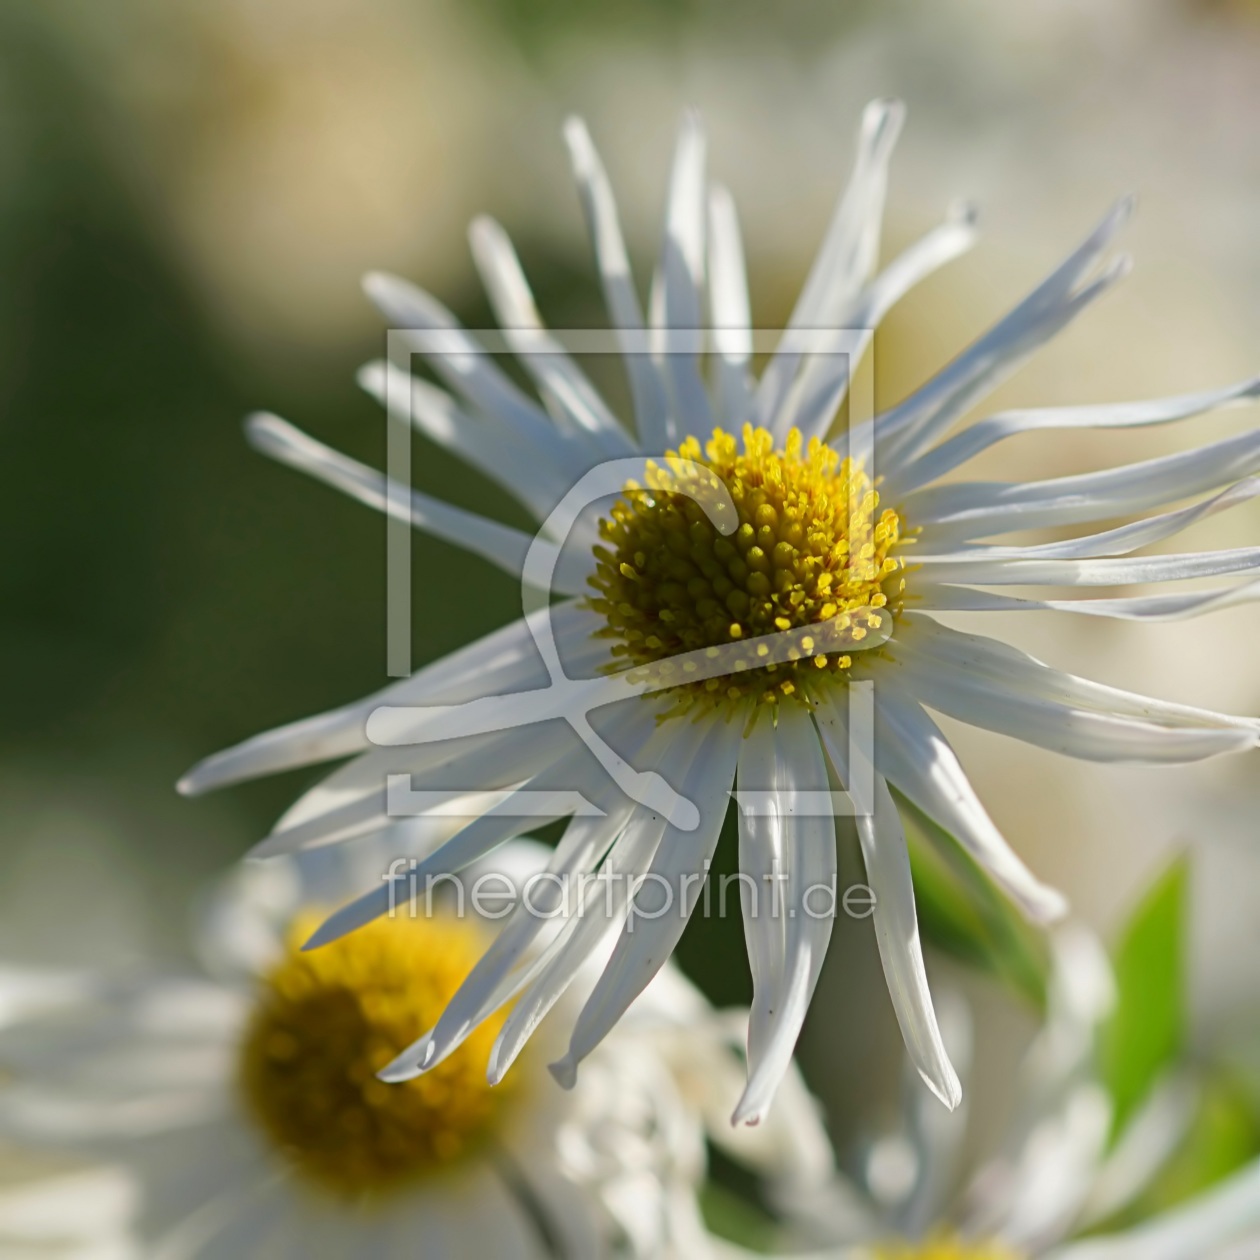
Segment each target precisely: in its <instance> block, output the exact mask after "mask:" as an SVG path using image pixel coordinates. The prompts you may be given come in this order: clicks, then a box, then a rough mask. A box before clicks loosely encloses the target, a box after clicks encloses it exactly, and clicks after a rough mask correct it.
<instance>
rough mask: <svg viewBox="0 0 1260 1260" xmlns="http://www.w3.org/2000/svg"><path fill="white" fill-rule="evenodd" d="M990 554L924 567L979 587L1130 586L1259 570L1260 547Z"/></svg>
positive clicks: (940, 577)
mask: <svg viewBox="0 0 1260 1260" xmlns="http://www.w3.org/2000/svg"><path fill="white" fill-rule="evenodd" d="M987 552H988V549H987V548H981V549H979V550H977V551H976V552H975V553H974V554H973V555H972V556H968V557H967V558H965V559H957V560H936V559H933V560H931V561H930V562H928V563H927V565H926V568H927V572H928V573H929V574H930V575H931V577H932V579H933V580H934V581H937V582H942V583H962V582H971V583H976V584H977V585H980V586H1130V585H1134V584H1137V583H1144V582H1185V581H1189V580H1190V579H1192V578H1209V577H1222V576H1224V575H1226V574H1239V573H1253V572H1255V571H1256V570H1257V569H1260V547H1234V548H1230V549H1228V550H1223V551H1196V552H1182V553H1179V554H1176V555H1168V556H1137V557H1133V556H1118V557H1117V556H1108V557H1104V558H1102V559H1085V560H1040V559H1035V560H1024V559H1006V558H1004V557H1003V558H998V559H993V558H991V557H990V556H989V555H988V554H987Z"/></svg>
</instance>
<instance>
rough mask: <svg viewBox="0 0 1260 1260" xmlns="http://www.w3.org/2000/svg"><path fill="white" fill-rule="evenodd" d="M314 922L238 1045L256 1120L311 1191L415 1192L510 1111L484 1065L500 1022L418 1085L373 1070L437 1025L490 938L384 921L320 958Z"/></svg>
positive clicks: (301, 928)
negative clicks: (313, 943) (304, 949)
mask: <svg viewBox="0 0 1260 1260" xmlns="http://www.w3.org/2000/svg"><path fill="white" fill-rule="evenodd" d="M317 922H318V920H316V919H314V918H312V919H311V920H310V921H303V922H299V923H298V924H295V925H294V928H293V931H292V933H291V936H290V945H289V949H288V952H287V954H286V957H285V958H284V960H283V961H282V962H280V963H279V965H278V966H277V967H276V968H275V969H274V970H273V971H272V972H271V974H270V975H269V976H268V977H267V979H266V981H265V983H264V985H263V991H262V995H261V997H260V1000H259V1002H258V1005H257V1007H256V1009H255V1011H254V1014H253V1017H252V1019H251V1021H250V1023H249V1025H248V1027H247V1029H246V1032H245V1037H244V1040H243V1042H242V1045H241V1051H240V1062H239V1081H240V1088H241V1092H242V1094H243V1096H244V1098H245V1102H246V1105H247V1108H248V1110H249V1112H250V1114H251V1115H252V1116H253V1117H254V1119H255V1121H256V1122H257V1123H258V1125H259V1126H260V1127H261V1128H262V1129H263V1131H264V1132H265V1133H266V1134H267V1136H268V1137H269V1138H270V1139H271V1141H272V1143H273V1144H274V1145H275V1146H276V1147H277V1148H279V1149H280V1150H281V1151H282V1152H283V1153H284V1155H285V1157H286V1158H288V1159H289V1160H290V1161H291V1162H292V1164H293V1165H294V1167H295V1168H297V1170H298V1171H299V1172H300V1173H301V1174H302V1175H303V1177H304V1178H305V1179H306V1180H307V1181H308V1182H313V1183H316V1184H317V1185H318V1186H319V1187H320V1188H322V1189H324V1190H328V1191H332V1192H334V1193H335V1194H337V1195H339V1196H341V1197H343V1198H353V1199H363V1198H369V1197H375V1196H377V1195H379V1194H381V1193H383V1192H388V1191H390V1190H393V1189H396V1188H399V1187H402V1186H405V1185H407V1184H409V1183H410V1182H412V1181H413V1180H415V1179H416V1178H417V1177H420V1176H423V1174H424V1173H426V1172H427V1171H429V1170H431V1169H433V1168H435V1167H437V1166H439V1165H443V1164H447V1163H449V1162H450V1161H452V1160H455V1159H457V1158H459V1157H460V1156H462V1155H464V1154H465V1153H467V1152H468V1151H469V1150H470V1149H473V1148H475V1147H476V1146H477V1145H478V1143H480V1142H481V1141H482V1140H483V1139H484V1138H485V1137H486V1136H487V1134H488V1133H489V1132H490V1131H491V1130H492V1129H493V1128H494V1126H495V1123H496V1120H497V1119H498V1117H499V1115H500V1113H501V1112H502V1110H503V1108H504V1107H505V1106H508V1105H510V1104H511V1100H512V1095H513V1093H514V1088H513V1083H512V1082H513V1078H512V1077H510V1076H509V1078H508V1081H507V1082H506V1083H505V1084H506V1089H505V1087H504V1086H503V1085H500V1086H498V1087H497V1088H495V1089H494V1090H493V1091H492V1090H491V1087H490V1086H489V1084H488V1083H487V1081H486V1076H485V1067H486V1061H487V1058H488V1055H489V1051H490V1047H491V1045H492V1044H493V1042H494V1038H495V1036H496V1035H497V1033H498V1030H499V1028H500V1027H501V1026H502V1020H503V1017H502V1016H500V1017H499V1018H498V1019H490V1020H488V1021H486V1022H485V1023H484V1024H482V1025H481V1026H480V1027H479V1028H478V1029H477V1030H476V1031H475V1032H473V1033H472V1034H471V1036H469V1038H468V1040H467V1041H465V1042H464V1044H463V1045H462V1046H461V1047H460V1048H459V1049H458V1050H457V1051H455V1053H454V1054H452V1055H451V1056H450V1057H449V1058H447V1059H446V1060H444V1061H443V1062H442V1063H440V1064H439V1065H438V1066H437V1067H435V1068H433V1069H432V1070H431V1071H430V1072H428V1073H426V1074H425V1075H423V1076H420V1077H417V1078H416V1079H415V1080H411V1081H407V1082H406V1083H404V1084H400V1085H386V1084H384V1083H383V1082H381V1081H379V1080H377V1078H376V1073H377V1072H378V1071H380V1069H381V1068H383V1067H385V1065H386V1064H387V1063H389V1062H390V1061H391V1060H392V1059H393V1058H394V1057H395V1056H396V1055H398V1054H399V1053H400V1052H401V1051H403V1050H404V1049H406V1047H407V1046H409V1045H410V1044H411V1043H412V1042H413V1041H415V1040H416V1039H417V1038H418V1037H420V1036H422V1035H423V1034H424V1033H425V1032H427V1031H428V1030H429V1029H430V1028H432V1027H433V1025H434V1024H435V1023H436V1022H437V1019H438V1016H439V1015H440V1014H441V1013H442V1010H443V1008H444V1007H445V1005H446V1003H447V1002H448V1001H449V1000H450V998H451V997H452V995H453V994H454V993H455V990H456V989H457V988H458V987H459V985H460V983H461V982H462V981H463V979H464V977H465V976H466V975H467V974H468V972H469V971H470V970H471V969H472V966H473V964H474V963H475V962H476V960H477V958H478V957H479V956H480V954H481V951H482V949H483V948H484V945H485V942H484V940H483V939H482V937H481V934H480V933H479V932H478V931H477V930H476V929H475V928H474V927H473V926H472V925H471V924H468V923H465V922H463V921H459V920H454V919H445V918H436V917H427V918H410V917H407V918H403V917H398V918H387V919H378V920H376V921H375V922H373V923H370V924H368V925H367V926H366V927H363V928H360V929H359V930H358V931H357V932H354V933H352V934H351V935H350V936H347V937H344V938H342V939H341V940H339V941H336V942H334V943H333V944H331V945H326V946H324V947H323V948H321V949H317V950H313V951H312V952H310V953H301V952H300V951H299V949H298V944H299V943H300V942H301V941H303V940H305V939H307V937H309V935H310V932H311V930H312V929H313V928H314V927H315V926H316V924H317Z"/></svg>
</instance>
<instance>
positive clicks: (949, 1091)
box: [857, 776, 962, 1111]
mask: <svg viewBox="0 0 1260 1260" xmlns="http://www.w3.org/2000/svg"><path fill="white" fill-rule="evenodd" d="M857 828H858V838H859V839H860V841H861V844H862V857H863V860H864V861H865V863H866V878H867V879H868V880H869V881H870V884H871V891H872V892H874V894H875V912H874V915H873V916H872V917H873V919H874V923H875V939H876V942H877V943H878V945H879V957H880V961H881V962H882V963H883V967H884V978H885V980H886V981H887V982H888V993H889V996H890V997H891V998H892V1004H893V1010H894V1011H895V1012H896V1014H897V1023H898V1024H899V1025H900V1027H901V1036H902V1039H903V1040H904V1041H905V1043H906V1049H907V1050H908V1051H909V1053H910V1059H911V1061H912V1062H913V1063H914V1065H915V1067H916V1068H918V1070H919V1075H920V1076H921V1077H922V1078H923V1080H924V1083H925V1084H926V1085H927V1087H928V1088H929V1089H930V1090H931V1091H932V1092H933V1093H934V1094H935V1095H936V1096H937V1098H939V1099H940V1100H941V1102H943V1103H944V1104H945V1106H946V1107H948V1108H949V1109H950V1110H951V1111H953V1110H954V1108H955V1107H957V1106H958V1104H959V1103H960V1102H961V1101H962V1085H961V1083H960V1082H959V1080H958V1074H957V1073H956V1072H955V1071H954V1067H953V1064H952V1063H950V1061H949V1054H948V1052H947V1051H946V1049H945V1042H944V1040H943V1039H942V1037H941V1030H940V1028H939V1027H938V1025H937V1022H936V1012H935V1010H934V1009H933V1007H932V993H931V990H930V989H929V988H928V981H927V970H926V968H925V966H924V963H923V946H922V945H921V943H920V941H919V921H918V915H917V913H916V911H915V905H914V881H913V879H912V878H911V876H910V853H909V850H908V849H907V847H906V837H905V833H904V832H903V831H902V828H901V819H900V817H899V816H898V814H897V807H896V805H895V804H893V799H892V796H891V795H890V794H889V792H888V786H887V784H886V783H885V782H884V780H883V778H882V777H878V776H877V777H876V779H875V814H874V816H873V817H872V816H870V815H862V814H859V815H858V818H857Z"/></svg>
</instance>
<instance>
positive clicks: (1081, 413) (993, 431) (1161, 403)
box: [886, 377, 1260, 499]
mask: <svg viewBox="0 0 1260 1260" xmlns="http://www.w3.org/2000/svg"><path fill="white" fill-rule="evenodd" d="M1257 395H1260V377H1253V378H1251V379H1250V380H1246V381H1240V382H1239V383H1238V384H1236V385H1228V386H1226V387H1225V388H1224V389H1209V390H1203V391H1201V392H1199V393H1194V394H1181V395H1179V396H1177V397H1175V398H1156V399H1152V400H1150V401H1144V402H1129V403H1103V404H1096V405H1094V406H1084V407H1045V408H1039V409H1037V410H1029V411H1004V412H1001V413H999V414H998V415H996V416H989V417H987V418H986V419H984V420H979V421H977V422H976V423H975V424H972V425H969V426H968V427H967V428H965V429H964V430H963V431H962V432H961V433H958V434H956V435H955V436H954V437H952V438H950V439H948V441H945V442H942V443H941V444H940V446H938V447H936V448H935V449H933V450H931V451H928V452H927V454H925V455H921V456H919V458H918V459H916V460H914V461H913V462H911V463H910V464H908V465H906V466H905V467H904V468H901V469H896V470H894V471H893V472H892V473H891V475H890V476H889V478H888V482H887V483H886V486H887V494H888V496H889V497H890V498H892V499H897V498H900V497H901V496H902V495H903V494H906V493H908V492H909V491H911V490H916V489H918V488H919V487H920V486H926V485H928V484H929V483H930V482H933V481H936V480H938V479H939V478H941V477H943V476H944V475H945V474H946V473H947V472H951V471H952V470H953V469H955V468H957V467H958V466H959V465H961V464H965V463H966V462H967V461H968V460H970V459H974V458H975V457H976V456H977V455H979V454H980V453H981V452H983V451H987V450H988V449H989V447H991V446H993V445H994V444H995V443H997V442H1002V441H1005V439H1007V438H1009V437H1015V436H1017V435H1018V434H1021V433H1036V432H1044V431H1054V430H1060V429H1129V428H1145V427H1147V426H1149V425H1158V424H1172V423H1175V422H1176V421H1178V420H1185V419H1188V418H1189V417H1191V416H1199V415H1202V414H1203V413H1204V412H1207V411H1216V410H1218V409H1220V408H1222V407H1228V406H1231V405H1232V404H1236V403H1240V402H1245V401H1247V400H1248V399H1251V398H1255V397H1256V396H1257Z"/></svg>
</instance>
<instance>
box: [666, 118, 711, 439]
mask: <svg viewBox="0 0 1260 1260" xmlns="http://www.w3.org/2000/svg"><path fill="white" fill-rule="evenodd" d="M705 150H706V142H705V136H704V130H703V128H702V127H701V125H700V118H699V116H698V115H697V114H695V113H694V112H691V111H689V112H688V113H687V114H686V115H685V116H684V118H683V122H682V126H681V128H680V129H679V132H678V146H677V148H676V150H675V152H674V167H673V172H672V174H671V176H670V184H669V203H668V207H667V210H666V217H665V240H664V244H663V246H662V250H661V262H660V275H661V280H662V294H663V301H664V308H663V312H662V314H663V324H662V327H663V329H664V330H665V332H666V355H665V376H666V380H667V381H668V383H669V396H670V404H671V419H670V432H669V437H670V438H671V440H677V439H678V438H680V437H682V436H684V435H686V434H692V435H695V436H697V437H700V438H702V439H703V438H706V437H707V436H708V434H709V432H710V430H711V429H712V427H713V415H712V410H711V408H710V406H709V397H708V394H707V393H706V391H705V388H704V380H703V378H702V377H701V375H700V365H699V355H700V352H701V350H702V348H703V341H704V332H703V329H704V314H703V310H704V308H703V293H704V262H705V259H704V236H705V218H706V214H707V204H706V188H705Z"/></svg>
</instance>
